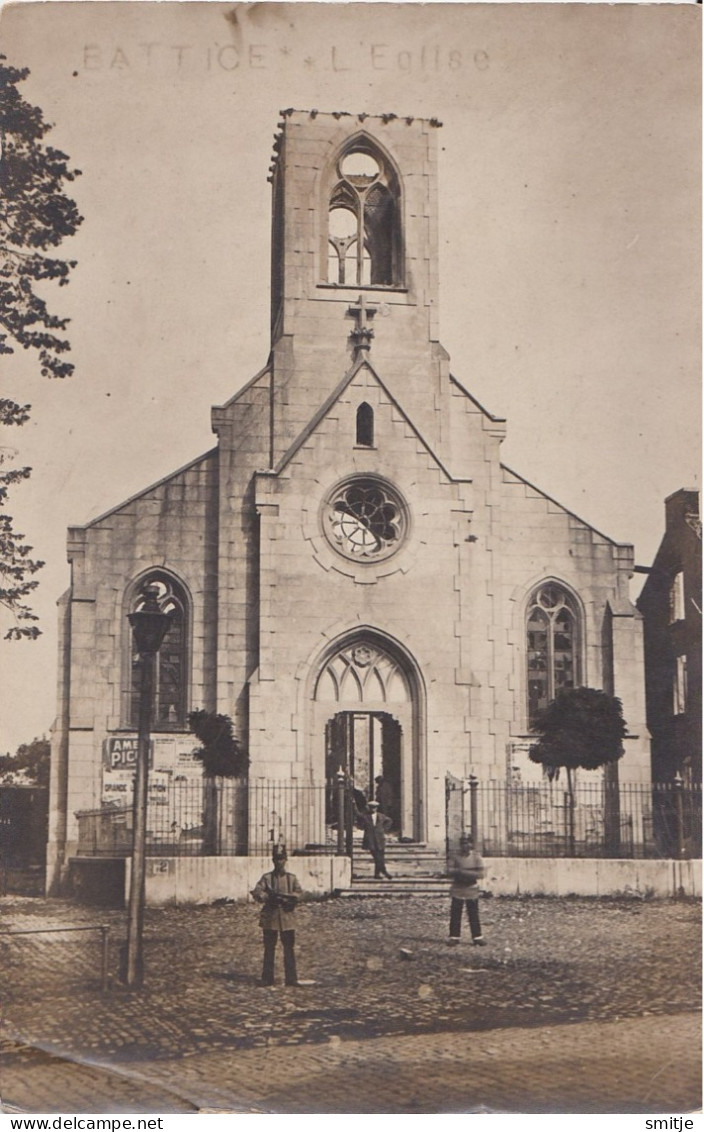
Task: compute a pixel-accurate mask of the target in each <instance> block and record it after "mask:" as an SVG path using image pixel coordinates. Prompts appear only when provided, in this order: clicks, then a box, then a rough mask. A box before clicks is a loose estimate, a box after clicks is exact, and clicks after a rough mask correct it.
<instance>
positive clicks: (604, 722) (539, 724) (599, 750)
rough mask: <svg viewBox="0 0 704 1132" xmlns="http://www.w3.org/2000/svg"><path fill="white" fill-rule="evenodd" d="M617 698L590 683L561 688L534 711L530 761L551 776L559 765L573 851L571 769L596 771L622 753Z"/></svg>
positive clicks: (623, 730) (622, 733)
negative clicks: (563, 775)
mask: <svg viewBox="0 0 704 1132" xmlns="http://www.w3.org/2000/svg"><path fill="white" fill-rule="evenodd" d="M626 730H627V729H626V724H625V722H624V719H623V709H622V705H621V701H620V700H619V699H617V697H616V696H610V695H609V694H608V693H607V692H602V691H599V690H598V689H596V688H565V689H563V691H561V692H559V693H558V694H557V696H556V697H555V699H554V700H553V701H552V702H551V703H549V704H548V706H547V707H546V708H544V709H543V711H541V712H540V714H539V715H538V717H537V719H536V720H535V722H534V723H533V725H532V727H531V731H533V733H534V734H535V735H538V736H539V738H538V741H537V743H534V744H533V745H532V746H531V749H530V752H529V757H530V759H531V762H534V763H540V764H541V765H542V766H543V767H544V769H545V772H546V774H547V776H548V778H549V779H550V780H551V781H553V780H554V779H557V778H558V777H559V774H560V771H561V770H562V768H563V767H564V769H565V771H566V772H567V793H568V798H569V842H570V851H571V852H574V779H573V771H575V770H576V769H577V768H578V767H581V768H582V769H583V770H599V768H600V767H603V766H606V765H607V764H609V763H615V762H617V761H618V760H619V759H620V758H621V756H622V755H623V753H624V747H623V739H624V736H625V734H626Z"/></svg>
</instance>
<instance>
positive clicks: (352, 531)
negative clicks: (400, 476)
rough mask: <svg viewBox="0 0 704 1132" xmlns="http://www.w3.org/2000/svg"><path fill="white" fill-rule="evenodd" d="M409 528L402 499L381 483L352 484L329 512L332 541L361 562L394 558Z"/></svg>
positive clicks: (327, 525)
mask: <svg viewBox="0 0 704 1132" xmlns="http://www.w3.org/2000/svg"><path fill="white" fill-rule="evenodd" d="M405 526H406V519H405V508H404V506H403V504H402V502H401V500H400V498H399V497H398V496H397V495H396V493H395V492H394V491H393V490H392V489H391V488H390V487H389V486H388V485H387V484H384V483H381V482H380V481H378V480H373V479H354V480H349V481H348V482H347V483H345V484H343V485H342V486H341V487H339V488H338V489H337V491H336V492H335V493H334V495H333V496H332V497H331V499H330V500H329V502H328V505H327V508H326V514H325V532H326V534H327V536H328V539H329V540H330V542H331V543H332V545H333V546H334V547H335V549H336V550H339V551H340V553H341V554H344V555H346V556H347V557H349V558H354V559H357V560H359V561H371V560H376V559H379V558H385V557H388V555H390V554H393V552H394V551H395V550H396V549H397V548H398V546H399V545H400V543H401V540H402V538H403V535H404V532H405Z"/></svg>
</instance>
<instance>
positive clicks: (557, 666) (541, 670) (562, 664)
mask: <svg viewBox="0 0 704 1132" xmlns="http://www.w3.org/2000/svg"><path fill="white" fill-rule="evenodd" d="M580 639H581V625H580V618H579V611H578V608H577V603H576V601H575V599H574V598H573V597H572V595H571V594H569V593H568V592H567V590H566V589H564V588H563V587H562V586H559V585H557V584H556V583H554V582H546V583H544V584H543V585H541V586H538V588H537V589H536V590H535V591H534V593H533V594H532V595H531V598H530V601H529V602H528V613H527V619H526V652H527V656H526V660H527V664H526V668H527V677H528V722H529V724H532V723H533V722H534V721H535V719H536V716H537V715H538V712H540V711H542V710H543V708H546V707H547V706H548V704H549V703H550V702H551V700H554V699H555V696H556V695H557V693H558V692H560V691H562V689H563V688H576V687H578V685H579V683H580V680H581V673H580V671H579V655H580V653H579V649H580Z"/></svg>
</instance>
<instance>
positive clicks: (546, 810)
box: [446, 775, 702, 858]
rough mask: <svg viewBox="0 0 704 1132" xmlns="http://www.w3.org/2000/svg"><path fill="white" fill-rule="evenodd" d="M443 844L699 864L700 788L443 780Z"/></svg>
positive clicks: (501, 852)
mask: <svg viewBox="0 0 704 1132" xmlns="http://www.w3.org/2000/svg"><path fill="white" fill-rule="evenodd" d="M446 813H447V824H448V841H449V843H450V845H452V844H453V843H454V842H455V841H456V839H457V837H458V834H459V832H461V831H463V830H467V831H472V832H473V833H474V835H475V839H476V840H477V843H478V844H479V845H480V846H481V847H482V850H483V852H484V854H485V855H486V856H489V857H623V858H634V857H635V858H637V857H682V858H684V857H699V856H701V835H702V792H701V786H682V785H679V784H677V783H662V784H660V783H656V784H653V785H649V784H643V783H618V784H617V785H612V784H610V783H607V782H603V781H600V782H580V783H578V784H577V785H576V786H575V787H574V789H573V791H572V793H570V792H569V790H567V788H566V785H565V783H564V782H561V781H557V782H549V781H547V780H545V781H543V782H540V783H536V784H526V783H520V784H513V783H511V782H506V781H499V782H479V781H477V780H476V779H468V780H465V781H462V780H459V779H456V778H452V777H451V776H449V775H448V778H447V784H446Z"/></svg>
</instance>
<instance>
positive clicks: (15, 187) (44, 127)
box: [0, 55, 83, 639]
mask: <svg viewBox="0 0 704 1132" xmlns="http://www.w3.org/2000/svg"><path fill="white" fill-rule="evenodd" d="M28 74H29V71H28V70H27V68H24V69H22V70H18V69H17V68H15V67H12V66H9V65H7V64H6V56H4V55H0V145H1V146H2V150H1V152H0V354H12V353H14V347H15V346H17V345H19V346H21V347H22V348H23V349H25V350H36V351H37V353H38V356H39V363H40V367H41V373H42V375H43V376H44V377H58V378H63V377H68V376H69V375H70V374H71V373H72V372H73V365H72V364H71V363H70V362H68V361H66V359H65V358H64V357H63V355H64V354H66V353H67V352H68V351H69V350H70V344H69V342H68V340H67V339H66V338H65V337H62V336H61V332H63V331H64V330H65V329H66V326H67V325H68V319H66V318H58V317H57V316H56V315H53V314H51V313H50V312H49V309H48V307H47V305H46V302H45V301H44V299H43V298H41V296H40V295H39V294H38V293H37V290H36V286H37V284H39V285H43V284H44V283H46V282H47V281H49V282H51V281H58V285H59V286H60V287H63V286H65V285H66V284H67V283H68V281H69V273H70V271H71V269H72V268H73V267H75V266H76V264H75V261H74V260H65V259H60V258H58V257H56V256H52V255H47V254H45V253H47V251H49V249H51V248H56V247H58V246H59V244H60V243H61V241H62V240H64V239H65V238H66V237H68V236H72V235H73V234H74V233H75V231H76V229H77V228H78V226H79V224H80V223H81V221H82V219H83V217H82V216H80V215H79V212H78V209H77V207H76V204H75V202H74V201H73V200H71V199H70V197H68V196H66V195H65V194H64V192H63V187H64V182H66V181H68V182H70V181H74V180H75V178H76V177H77V176H79V174H80V170H77V169H69V167H68V160H69V159H68V157H67V156H66V154H65V153H62V152H61V151H60V150H58V149H54V148H52V147H51V146H45V145H43V144H42V139H43V138H44V136H45V134H46V133H47V132H48V131H49V130H50V129H51V125H50V123H48V122H45V121H44V116H43V114H42V111H41V110H40V109H39V107H37V106H32V105H30V103H28V102H26V101H25V100H24V99H23V98H22V95H21V94H20V92H19V90H18V89H17V88H18V84H19V83H20V82H23V81H24V80H25V79H26V78H27V76H28ZM57 332H59V333H57ZM30 408H31V406H30V405H19V404H17V402H15V401H11V400H8V399H7V398H0V424H2V425H7V426H11V425H23V424H24V423H25V422H26V421H27V420H28V417H29V410H30ZM6 463H7V452H5V453H4V454H3V453H2V452H0V509H2V510H0V605H3V606H4V607H5V608H6V609H7V610H9V611H10V613H11V614H12V615H13V617H14V619H15V624H14V625H13V627H12V628H11V629H10V630H9V631H8V632H7V633H6V634H5V636H6V638H7V639H13V638H14V639H16V638H20V637H30V638H33V637H37V636H38V635H39V632H40V630H39V629H38V627H37V626H36V625H28V624H27V622H32V621H36V620H37V617H36V616H35V614H34V613H32V610H31V608H30V607H29V606H28V605H27V604H26V600H25V599H26V598H27V597H28V595H29V594H30V593H31V592H32V590H34V589H35V588H36V586H37V585H38V582H37V581H36V579H34V578H33V577H32V575H34V574H35V573H36V572H37V570H39V569H40V568H41V567H42V566H43V565H44V564H43V562H39V561H35V560H33V559H32V558H30V552H31V550H32V548H31V546H28V545H26V543H24V541H23V540H24V537H25V536H24V535H23V534H20V533H19V532H17V531H15V529H14V526H13V519H12V516H11V515H8V514H7V513H6V512H5V511H4V508H5V505H6V502H7V495H8V490H9V488H10V487H11V486H12V485H13V484H15V483H18V482H19V481H20V480H23V479H27V477H28V476H29V474H30V471H31V469H30V468H10V469H7V468H5V467H4V465H5V464H6Z"/></svg>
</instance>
